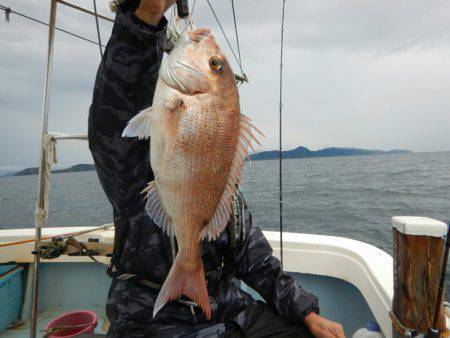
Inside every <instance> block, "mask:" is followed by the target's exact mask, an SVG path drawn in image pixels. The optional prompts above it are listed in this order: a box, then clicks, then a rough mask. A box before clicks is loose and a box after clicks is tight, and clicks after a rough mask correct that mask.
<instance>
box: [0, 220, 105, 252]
mask: <svg viewBox="0 0 450 338" xmlns="http://www.w3.org/2000/svg"><path fill="white" fill-rule="evenodd" d="M113 225H114V224H106V225H102V226H99V227H95V228H94V229H88V230H81V231H76V232H67V233H63V234H58V235H51V236H43V237H41V240H40V241H41V242H42V241H47V240H49V239H53V238H67V237H75V236H81V235H84V234H87V233H90V232H94V231H97V230H102V229H106V228H110V227H112V226H113ZM33 242H36V239H34V238H32V239H25V240H23V241H17V242H8V243H0V248H5V247H8V246H14V245H21V244H27V243H33Z"/></svg>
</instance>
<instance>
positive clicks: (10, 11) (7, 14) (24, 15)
mask: <svg viewBox="0 0 450 338" xmlns="http://www.w3.org/2000/svg"><path fill="white" fill-rule="evenodd" d="M0 9H1V10H3V11H5V15H6V21H7V22H9V13H13V14H16V15H18V16H21V17H22V18H25V19H28V20H31V21H34V22H37V23H40V24H41V25H44V26H47V27H48V26H49V25H48V23H46V22H43V21H41V20H38V19H36V18H33V17H31V16H28V15H26V14H23V13H20V12H17V11H14V10H12V9H11V8H9V7H6V6H3V5H0ZM55 29H56V30H58V31H60V32H63V33H65V34H68V35H70V36H73V37H76V38H78V39H81V40H84V41H86V42H90V43H92V44H94V45H98V42H95V41H93V40H90V39H88V38H85V37H84V36H81V35H78V34H75V33H72V32H69V31H67V30H65V29H62V28H58V27H55ZM102 47H105V46H104V45H102Z"/></svg>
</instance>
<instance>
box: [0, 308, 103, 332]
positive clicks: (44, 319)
mask: <svg viewBox="0 0 450 338" xmlns="http://www.w3.org/2000/svg"><path fill="white" fill-rule="evenodd" d="M74 310H76V309H67V308H65V309H62V308H55V309H50V310H46V311H43V312H40V313H39V317H38V318H39V322H38V328H37V335H36V336H37V337H39V338H42V337H44V334H45V332H44V328H45V325H47V323H48V322H50V320H52V319H53V318H55V317H57V316H59V315H61V314H63V313H64V312H69V311H74ZM95 312H96V313H97V316H98V325H97V327H96V329H95V333H98V334H106V331H107V330H108V326H109V322H108V321H107V320H106V315H105V312H104V311H103V312H102V311H95ZM29 336H30V325H29V323H28V322H27V323H26V324H25V325H23V326H22V327H18V328H15V329H9V330H6V331H4V332H3V333H0V337H1V338H25V337H26V338H28V337H29Z"/></svg>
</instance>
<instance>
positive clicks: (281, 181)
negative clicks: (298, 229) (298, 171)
mask: <svg viewBox="0 0 450 338" xmlns="http://www.w3.org/2000/svg"><path fill="white" fill-rule="evenodd" d="M285 7H286V0H283V9H282V14H281V42H280V106H279V109H280V110H279V118H280V121H279V129H280V132H279V134H280V139H279V143H280V147H279V152H278V163H279V175H280V176H279V184H280V186H279V204H280V259H281V266H283V153H282V151H283V138H282V136H283V134H282V132H283V129H282V117H283V47H284V11H285Z"/></svg>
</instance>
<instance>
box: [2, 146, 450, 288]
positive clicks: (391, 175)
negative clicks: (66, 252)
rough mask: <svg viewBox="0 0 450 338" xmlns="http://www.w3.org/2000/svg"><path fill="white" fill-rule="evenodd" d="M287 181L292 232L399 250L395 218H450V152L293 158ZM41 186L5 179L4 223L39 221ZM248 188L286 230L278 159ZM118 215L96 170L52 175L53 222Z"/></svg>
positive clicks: (254, 168) (262, 221)
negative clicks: (36, 209)
mask: <svg viewBox="0 0 450 338" xmlns="http://www.w3.org/2000/svg"><path fill="white" fill-rule="evenodd" d="M283 179H284V184H283V199H284V212H283V220H284V222H283V223H284V230H285V231H292V232H302V233H311V234H322V235H333V236H343V237H348V238H353V239H357V240H361V241H364V242H367V243H370V244H373V245H375V246H377V247H379V248H381V249H383V250H385V251H386V252H388V253H391V252H392V249H391V247H392V230H391V217H392V216H402V215H403V216H405V215H407V216H428V217H432V218H435V219H438V220H442V221H445V222H447V221H448V220H450V152H440V153H417V154H402V155H375V156H353V157H326V158H307V159H290V160H284V161H283ZM36 186H37V176H16V177H3V178H0V229H1V228H3V229H5V228H23V227H33V222H34V205H35V199H36ZM242 190H243V192H244V196H245V198H246V201H247V203H248V205H249V208H250V210H251V212H252V214H253V219H254V221H255V222H256V223H257V224H258V225H259V226H261V227H262V228H263V229H266V230H278V229H279V204H278V196H279V195H278V161H275V160H268V161H253V162H252V163H250V164H247V169H246V170H245V171H244V179H243V184H242ZM111 214H112V210H111V207H110V205H109V204H108V201H107V199H106V198H105V196H104V194H103V191H102V189H101V187H100V184H99V182H98V178H97V175H96V173H95V172H82V173H62V174H54V175H52V188H51V193H50V217H49V222H48V223H49V224H48V225H49V226H55V227H56V226H80V225H101V224H104V223H108V222H112V216H111ZM448 280H450V279H449V278H448ZM447 285H449V283H447ZM447 290H449V288H448V287H447Z"/></svg>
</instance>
